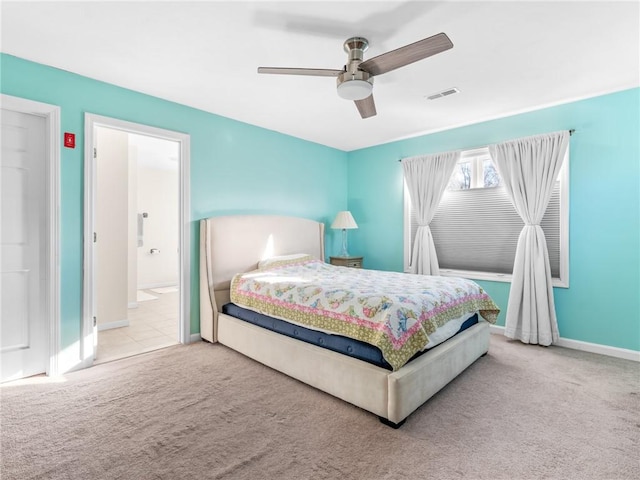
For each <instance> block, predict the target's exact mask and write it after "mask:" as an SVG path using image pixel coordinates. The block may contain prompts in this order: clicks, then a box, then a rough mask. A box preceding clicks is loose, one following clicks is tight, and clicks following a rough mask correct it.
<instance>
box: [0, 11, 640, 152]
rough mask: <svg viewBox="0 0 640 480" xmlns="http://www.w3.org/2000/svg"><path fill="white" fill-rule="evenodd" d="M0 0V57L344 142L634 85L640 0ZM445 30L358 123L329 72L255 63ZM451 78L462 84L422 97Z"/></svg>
mask: <svg viewBox="0 0 640 480" xmlns="http://www.w3.org/2000/svg"><path fill="white" fill-rule="evenodd" d="M1 8H2V37H1V40H2V43H1V48H2V51H3V52H5V53H8V54H11V55H15V56H18V57H22V58H26V59H29V60H33V61H36V62H40V63H43V64H46V65H51V66H54V67H58V68H61V69H64V70H68V71H71V72H75V73H78V74H81V75H85V76H88V77H91V78H95V79H99V80H102V81H105V82H109V83H112V84H116V85H119V86H122V87H126V88H130V89H132V90H137V91H140V92H144V93H147V94H150V95H155V96H157V97H161V98H164V99H167V100H172V101H174V102H178V103H182V104H185V105H189V106H192V107H196V108H199V109H202V110H206V111H208V112H212V113H216V114H219V115H223V116H225V117H230V118H233V119H237V120H241V121H244V122H247V123H251V124H254V125H259V126H261V127H265V128H268V129H271V130H275V131H278V132H282V133H286V134H289V135H293V136H296V137H300V138H303V139H306V140H311V141H314V142H318V143H321V144H324V145H329V146H332V147H336V148H339V149H342V150H346V151H350V150H353V149H357V148H362V147H367V146H371V145H377V144H381V143H385V142H389V141H392V140H397V139H400V138H406V137H411V136H416V135H420V134H423V133H427V132H433V131H438V130H444V129H448V128H452V127H455V126H460V125H466V124H472V123H476V122H479V121H483V120H487V119H491V118H496V117H502V116H506V115H509V114H513V113H518V112H522V111H527V110H532V109H536V108H539V107H541V106H547V105H553V104H557V103H563V102H566V101H571V100H576V99H579V98H584V97H589V96H594V95H599V94H603V93H608V92H612V91H617V90H622V89H626V88H631V87H636V86H638V85H640V79H639V76H640V60H639V59H640V47H639V45H640V27H639V24H640V19H639V17H640V4H639V3H638V1H627V2H613V1H603V2H584V1H569V2H519V1H511V2H504V1H502V2H477V1H474V2H454V1H449V2H426V1H422V2H402V1H386V2H371V1H367V2H364V1H356V2H331V1H324V2H306V1H298V2H269V1H259V2H244V1H235V2H213V1H208V2H203V1H200V2H157V1H156V2H118V1H112V2H56V1H48V2H11V1H6V0H5V1H2V6H1ZM439 32H445V33H446V34H447V35H448V36H449V37H450V38H451V40H452V41H453V44H454V47H453V49H451V50H449V51H446V52H444V53H441V54H439V55H436V56H434V57H431V58H428V59H425V60H422V61H420V62H418V63H415V64H412V65H410V66H407V67H404V68H401V69H399V70H396V71H393V72H390V73H387V74H385V75H381V76H379V77H376V79H375V85H374V96H375V101H376V106H377V111H378V115H377V116H375V117H372V118H369V119H366V120H363V119H361V118H360V116H359V114H358V112H357V110H356V108H355V106H354V105H353V102H349V101H347V100H343V99H341V98H339V97H338V96H337V94H336V91H335V79H334V78H330V77H306V76H281V75H258V74H257V73H256V68H257V67H258V66H283V67H317V68H335V69H339V68H342V66H343V65H344V64H345V63H346V54H345V53H344V51H343V49H342V44H343V42H344V40H346V39H347V38H348V37H351V36H356V35H358V36H364V37H366V38H367V39H369V42H370V48H369V50H368V51H367V52H366V53H365V59H367V58H371V57H373V56H376V55H379V54H381V53H384V52H386V51H389V50H393V49H395V48H398V47H401V46H404V45H406V44H409V43H413V42H415V41H417V40H420V39H422V38H425V37H428V36H431V35H434V34H436V33H439ZM449 87H457V88H458V89H460V92H461V93H459V94H456V95H452V96H450V97H444V98H441V99H439V100H435V101H428V100H426V98H425V97H426V96H428V95H431V94H433V93H436V92H438V91H441V90H443V89H447V88H449ZM52 88H54V86H52ZM98 113H99V112H98Z"/></svg>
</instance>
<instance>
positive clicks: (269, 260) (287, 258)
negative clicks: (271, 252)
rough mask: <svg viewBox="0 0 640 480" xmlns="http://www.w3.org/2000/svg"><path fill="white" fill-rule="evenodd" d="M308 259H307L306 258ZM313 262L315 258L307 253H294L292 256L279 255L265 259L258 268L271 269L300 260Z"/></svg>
mask: <svg viewBox="0 0 640 480" xmlns="http://www.w3.org/2000/svg"><path fill="white" fill-rule="evenodd" d="M305 257H306V258H305ZM303 259H304V260H306V259H308V260H312V259H313V257H312V256H311V255H309V254H307V253H293V254H291V255H277V256H275V257H269V258H265V259H263V260H260V261H259V262H258V268H266V267H270V266H272V265H274V264H276V263H285V264H286V263H288V262H293V261H300V260H303Z"/></svg>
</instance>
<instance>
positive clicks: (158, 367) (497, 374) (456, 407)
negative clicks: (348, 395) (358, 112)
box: [1, 336, 640, 480]
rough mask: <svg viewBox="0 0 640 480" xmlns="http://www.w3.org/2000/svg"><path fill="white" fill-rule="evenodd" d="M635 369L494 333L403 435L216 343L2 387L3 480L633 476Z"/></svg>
mask: <svg viewBox="0 0 640 480" xmlns="http://www.w3.org/2000/svg"><path fill="white" fill-rule="evenodd" d="M639 381H640V366H639V365H638V364H637V363H634V362H630V361H624V360H617V359H612V358H608V357H602V356H598V355H593V354H585V353H580V352H576V351H571V350H566V349H562V348H555V347H550V348H542V347H536V346H526V345H522V344H520V343H518V342H510V341H506V340H505V339H504V338H503V337H499V336H493V337H492V340H491V349H490V351H489V355H487V356H486V357H484V358H481V359H480V360H478V361H477V362H476V363H475V364H474V365H472V366H471V367H470V368H469V369H468V370H467V371H466V372H464V373H463V374H462V375H461V376H460V377H458V378H457V379H456V380H454V381H453V382H452V383H450V384H449V385H448V386H447V387H445V389H444V390H442V391H441V392H440V393H439V394H437V395H436V396H435V397H433V398H432V399H431V400H430V401H429V402H427V404H425V405H423V406H422V407H421V408H420V409H418V411H416V412H415V413H414V414H413V415H411V416H410V417H409V419H408V420H407V422H406V424H405V425H404V426H403V427H402V428H401V429H399V430H393V429H391V428H389V427H386V426H384V425H382V424H381V423H380V422H379V421H378V419H377V418H376V417H375V416H374V415H372V414H369V413H367V412H365V411H362V410H360V409H358V408H356V407H353V406H351V405H349V404H347V403H344V402H342V401H340V400H337V399H335V398H333V397H331V396H329V395H327V394H324V393H322V392H319V391H317V390H315V389H313V388H310V387H307V386H305V385H303V384H301V383H299V382H297V381H295V380H292V379H290V378H288V377H286V376H284V375H282V374H280V373H277V372H275V371H272V370H270V369H269V368H266V367H264V366H262V365H260V364H258V363H256V362H254V361H252V360H250V359H247V358H246V357H243V356H241V355H239V354H237V353H236V352H233V351H231V350H229V349H227V348H226V347H223V346H220V345H210V344H205V343H198V344H194V345H191V346H176V347H170V348H167V349H165V350H163V351H158V352H153V353H149V354H144V355H140V356H137V357H134V358H130V359H125V360H120V361H116V362H113V363H108V364H102V365H98V366H96V367H93V368H91V369H88V370H84V371H80V372H76V373H73V374H69V375H67V377H66V381H65V382H63V383H40V384H37V385H21V386H3V387H2V388H1V395H2V397H1V399H2V407H1V408H2V410H1V415H2V416H1V419H2V420H1V421H2V423H1V428H2V430H1V433H2V444H1V446H2V451H1V455H2V471H1V473H2V479H3V480H4V479H6V480H9V479H24V480H26V479H83V480H85V479H86V480H99V479H135V480H140V479H295V480H298V479H367V480H375V479H385V480H391V479H403V480H408V479H527V478H531V479H563V480H564V479H581V480H582V479H596V478H597V479H637V478H640V464H639V462H640V460H639V458H640V398H639V397H640V395H639Z"/></svg>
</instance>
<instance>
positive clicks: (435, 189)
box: [402, 152, 460, 275]
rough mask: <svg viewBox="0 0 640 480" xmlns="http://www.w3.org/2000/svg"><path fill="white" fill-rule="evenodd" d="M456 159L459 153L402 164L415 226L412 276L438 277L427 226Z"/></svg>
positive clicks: (414, 159)
mask: <svg viewBox="0 0 640 480" xmlns="http://www.w3.org/2000/svg"><path fill="white" fill-rule="evenodd" d="M459 158H460V152H446V153H436V154H433V155H422V156H418V157H411V158H405V159H404V160H402V167H403V169H404V178H405V181H406V183H407V189H408V190H409V197H410V198H411V208H412V209H414V210H415V212H416V215H415V216H416V220H417V222H418V229H417V231H416V237H415V240H414V242H413V248H412V254H411V273H420V274H423V275H439V274H440V269H439V267H438V257H437V255H436V247H435V245H434V243H433V237H432V235H431V229H430V228H429V224H430V223H431V220H433V216H434V215H435V213H436V208H438V204H439V203H440V199H441V198H442V194H443V193H444V190H445V188H447V184H448V183H449V179H450V178H451V174H452V173H453V169H454V168H455V166H456V163H457V162H458V159H459Z"/></svg>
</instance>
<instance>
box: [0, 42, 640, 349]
mask: <svg viewBox="0 0 640 480" xmlns="http://www.w3.org/2000/svg"><path fill="white" fill-rule="evenodd" d="M0 75H1V76H0V91H1V92H2V93H5V94H9V95H15V96H18V97H24V98H28V99H31V100H36V101H40V102H44V103H49V104H54V105H58V106H60V107H61V128H62V131H63V132H73V133H76V143H77V146H76V148H75V149H74V150H70V149H66V148H63V149H62V157H61V172H60V173H61V180H60V181H61V242H60V244H61V252H60V253H61V260H60V261H61V288H62V292H61V320H62V325H61V334H62V338H61V340H62V347H63V348H64V347H65V346H67V345H71V344H72V343H73V342H76V341H77V340H78V339H79V335H80V326H81V312H82V248H83V244H82V234H83V230H82V229H83V227H82V223H83V211H82V210H83V148H84V138H83V137H84V113H85V112H88V113H94V114H98V115H104V116H108V117H113V118H118V119H122V120H127V121H131V122H137V123H142V124H146V125H151V126H155V127H159V128H165V129H168V130H175V131H179V132H185V133H188V134H189V135H190V136H191V225H192V226H191V235H192V242H191V243H192V244H191V249H192V263H191V272H192V283H193V285H197V278H198V249H197V243H198V226H197V223H198V220H200V219H201V218H205V217H209V216H215V215H226V214H236V213H272V214H286V215H294V216H300V217H307V218H312V219H315V220H318V221H322V222H325V224H326V225H327V226H328V224H330V222H331V221H332V220H333V217H334V215H335V213H336V212H337V211H339V210H343V209H345V208H347V206H348V208H349V209H350V210H351V211H352V213H353V214H354V217H355V218H356V221H357V222H358V225H359V227H360V228H359V229H358V230H352V231H350V232H349V249H350V251H351V252H352V253H353V254H362V255H364V256H365V266H366V267H368V268H376V269H381V270H395V271H401V270H402V263H403V224H402V222H403V220H402V216H403V211H402V208H403V204H402V169H401V166H400V164H399V162H398V161H397V160H398V159H400V158H402V157H405V156H410V155H416V154H423V153H431V152H438V151H446V150H455V149H463V148H471V147H475V146H482V145H487V144H490V143H495V142H499V141H503V140H508V139H513V138H518V137H522V136H527V135H533V134H537V133H543V132H549V131H554V130H560V129H569V128H575V129H576V133H575V135H573V136H572V137H571V196H570V202H571V213H570V244H571V246H570V282H571V286H570V288H569V289H562V288H556V289H554V292H555V299H556V308H557V313H558V323H559V327H560V334H561V336H562V337H564V338H569V339H575V340H582V341H586V342H593V343H598V344H604V345H609V346H614V347H620V348H628V349H633V350H640V320H639V315H640V313H639V312H640V298H639V297H640V293H639V292H640V256H639V255H640V254H639V252H640V225H639V223H640V196H639V195H640V194H639V192H640V180H639V179H640V146H639V143H638V137H639V134H638V132H640V119H639V105H640V89H633V90H627V91H623V92H618V93H615V94H610V95H604V96H600V97H595V98H591V99H588V100H582V101H579V102H574V103H569V104H565V105H561V106H557V107H552V108H546V109H542V110H538V111H535V112H530V113H525V114H521V115H516V116H512V117H508V118H503V119H499V120H493V121H490V122H484V123H479V124H476V125H471V126H467V127H462V128H456V129H452V130H448V131H445V132H440V133H435V134H431V135H424V136H421V137H417V138H412V139H408V140H403V141H399V142H393V143H389V144H385V145H380V146H376V147H371V148H367V149H362V150H357V151H354V152H350V153H346V152H341V151H339V150H336V149H331V148H328V147H324V146H321V145H318V144H314V143H311V142H307V141H304V140H300V139H296V138H293V137H290V136H286V135H282V134H279V133H276V132H273V131H269V130H265V129H262V128H258V127H255V126H251V125H248V124H245V123H241V122H237V121H233V120H230V119H227V118H224V117H220V116H217V115H213V114H210V113H206V112H203V111H201V110H197V109H193V108H189V107H186V106H183V105H179V104H176V103H172V102H168V101H165V100H161V99H158V98H155V97H151V96H148V95H143V94H140V93H137V92H133V91H131V90H126V89H123V88H119V87H116V86H114V85H110V84H106V83H103V82H99V81H95V80H92V79H89V78H86V77H82V76H79V75H75V74H71V73H69V72H65V71H62V70H58V69H55V68H51V67H47V66H44V65H40V64H36V63H33V62H29V61H26V60H22V59H19V58H16V57H13V56H10V55H5V54H1V56H0ZM307 179H310V180H307ZM339 243H340V239H339V237H338V235H336V233H335V232H332V231H331V230H330V229H328V239H327V244H328V247H327V254H328V255H330V254H333V253H335V252H337V251H338V250H339ZM479 283H481V284H482V285H483V287H484V288H485V289H486V290H487V291H488V292H489V293H490V294H491V295H492V296H493V297H494V299H495V300H496V301H497V302H498V304H499V305H500V306H501V307H502V308H503V310H504V309H505V308H506V305H507V299H508V295H509V284H508V283H497V282H479ZM198 302H199V298H198V289H197V288H195V287H194V288H193V289H192V292H191V310H192V313H191V331H192V332H193V333H197V332H198V331H199V317H198ZM499 322H500V323H502V324H503V322H504V316H503V315H502V316H501V318H500V320H499Z"/></svg>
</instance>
